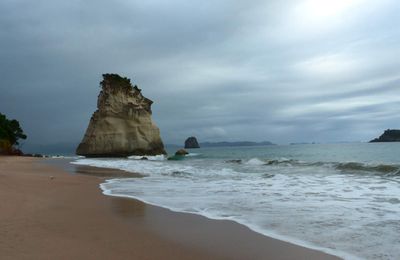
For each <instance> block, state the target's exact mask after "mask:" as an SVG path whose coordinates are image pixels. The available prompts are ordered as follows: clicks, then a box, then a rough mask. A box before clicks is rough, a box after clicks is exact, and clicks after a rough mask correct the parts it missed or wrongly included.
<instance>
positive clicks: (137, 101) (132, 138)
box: [76, 74, 165, 157]
mask: <svg viewBox="0 0 400 260" xmlns="http://www.w3.org/2000/svg"><path fill="white" fill-rule="evenodd" d="M100 85H101V88H102V90H101V91H100V94H99V96H98V100H97V110H96V111H95V112H94V113H93V115H92V117H91V119H90V122H89V126H88V128H87V130H86V133H85V136H84V137H83V140H82V142H81V143H80V144H79V146H78V148H77V149H76V154H78V155H83V156H87V157H124V156H130V155H157V154H165V150H164V144H163V142H162V140H161V137H160V130H159V129H158V127H157V126H156V125H155V124H154V122H153V121H152V119H151V114H152V112H151V105H152V103H153V101H151V100H150V99H148V98H145V97H144V96H143V95H142V93H141V90H140V89H139V88H138V87H137V86H134V87H133V86H132V84H131V82H130V80H129V79H128V78H122V77H120V76H119V75H117V74H104V75H103V81H102V82H101V83H100Z"/></svg>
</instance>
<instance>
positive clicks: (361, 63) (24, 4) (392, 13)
mask: <svg viewBox="0 0 400 260" xmlns="http://www.w3.org/2000/svg"><path fill="white" fill-rule="evenodd" d="M399 13H400V2H399V1H397V0H379V1H375V0H370V1H368V0H298V1H295V0H292V1H290V0H287V1H268V0H262V1H260V0H253V1H244V0H243V1H241V0H238V1H233V0H229V1H228V0H220V1H190V0H169V1H161V0H146V1H135V0H115V1H106V0H85V1H83V0H70V1H61V0H37V1H28V0H2V1H0V71H1V77H0V112H2V113H5V114H6V115H7V116H8V117H10V118H15V119H18V120H19V121H20V123H21V125H22V128H23V129H24V131H25V132H26V134H27V135H28V139H27V140H26V141H25V144H26V145H27V146H29V145H33V144H42V145H52V144H57V143H72V144H76V143H79V142H80V140H81V139H82V137H83V135H84V132H85V130H86V127H87V125H88V122H89V119H90V117H91V115H92V113H93V112H94V111H95V110H96V102H97V95H98V93H99V91H100V88H99V82H100V81H101V75H102V74H103V73H118V74H120V75H121V76H126V77H129V78H131V80H132V81H133V83H134V84H137V85H138V86H139V87H140V88H141V89H142V93H143V94H144V95H145V96H146V97H148V98H150V99H152V100H153V101H154V104H153V106H152V109H153V120H154V121H155V122H156V124H157V125H158V127H159V128H160V130H161V135H162V138H163V140H164V143H167V144H168V143H177V144H180V143H183V141H184V140H185V139H186V137H188V136H192V135H194V136H196V137H197V138H198V139H199V141H200V142H204V141H235V140H236V141H237V140H248V141H264V140H268V141H272V142H274V143H277V144H287V143H291V142H323V143H326V142H341V141H368V140H370V139H373V138H375V137H377V136H379V135H380V134H381V133H382V132H383V130H385V129H388V128H400V113H399V110H400V69H399V68H400V58H399V57H400V30H399V28H400V16H399V15H398V14H399Z"/></svg>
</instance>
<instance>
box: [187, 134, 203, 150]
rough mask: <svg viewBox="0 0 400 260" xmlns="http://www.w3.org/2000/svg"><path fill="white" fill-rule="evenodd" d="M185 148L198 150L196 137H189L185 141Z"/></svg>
mask: <svg viewBox="0 0 400 260" xmlns="http://www.w3.org/2000/svg"><path fill="white" fill-rule="evenodd" d="M185 148H186V149H190V148H200V145H199V143H198V142H197V139H196V137H194V136H191V137H189V138H188V139H186V141H185Z"/></svg>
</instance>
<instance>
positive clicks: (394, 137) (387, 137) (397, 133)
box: [370, 129, 400, 143]
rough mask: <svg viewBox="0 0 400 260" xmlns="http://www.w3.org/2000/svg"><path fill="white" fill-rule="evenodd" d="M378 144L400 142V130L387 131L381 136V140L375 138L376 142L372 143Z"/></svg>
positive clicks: (372, 141)
mask: <svg viewBox="0 0 400 260" xmlns="http://www.w3.org/2000/svg"><path fill="white" fill-rule="evenodd" d="M377 142H400V130H395V129H388V130H385V132H384V133H383V134H382V135H381V136H379V138H375V139H374V140H371V141H370V143H377Z"/></svg>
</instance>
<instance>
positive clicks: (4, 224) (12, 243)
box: [0, 157, 339, 259]
mask: <svg viewBox="0 0 400 260" xmlns="http://www.w3.org/2000/svg"><path fill="white" fill-rule="evenodd" d="M55 160H60V159H55ZM53 162H54V163H53ZM53 162H52V163H50V164H49V163H48V162H47V163H46V161H45V160H43V159H39V158H27V157H0V199H1V202H0V259H339V258H336V257H334V256H330V255H327V254H324V253H322V252H319V251H315V250H310V249H307V248H304V247H300V246H296V245H293V244H290V243H286V242H283V241H279V240H276V239H272V238H269V237H265V236H262V235H260V234H258V233H256V232H253V231H251V230H250V229H248V228H247V227H245V226H243V225H240V224H237V223H235V222H232V221H226V220H210V219H207V218H205V217H202V216H197V215H193V214H185V213H176V212H172V211H170V210H167V209H163V208H160V207H155V206H151V205H148V204H145V203H142V202H140V201H137V200H133V199H124V198H115V197H109V196H104V195H102V193H101V190H100V188H99V184H100V183H101V182H103V181H104V180H105V179H106V178H109V175H110V174H111V175H112V176H121V177H122V176H126V175H127V173H126V172H121V171H113V170H109V169H99V168H93V167H84V168H82V167H78V168H75V167H73V166H70V165H68V164H66V161H62V160H60V161H53ZM63 165H64V166H63ZM138 176H140V175H138Z"/></svg>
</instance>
